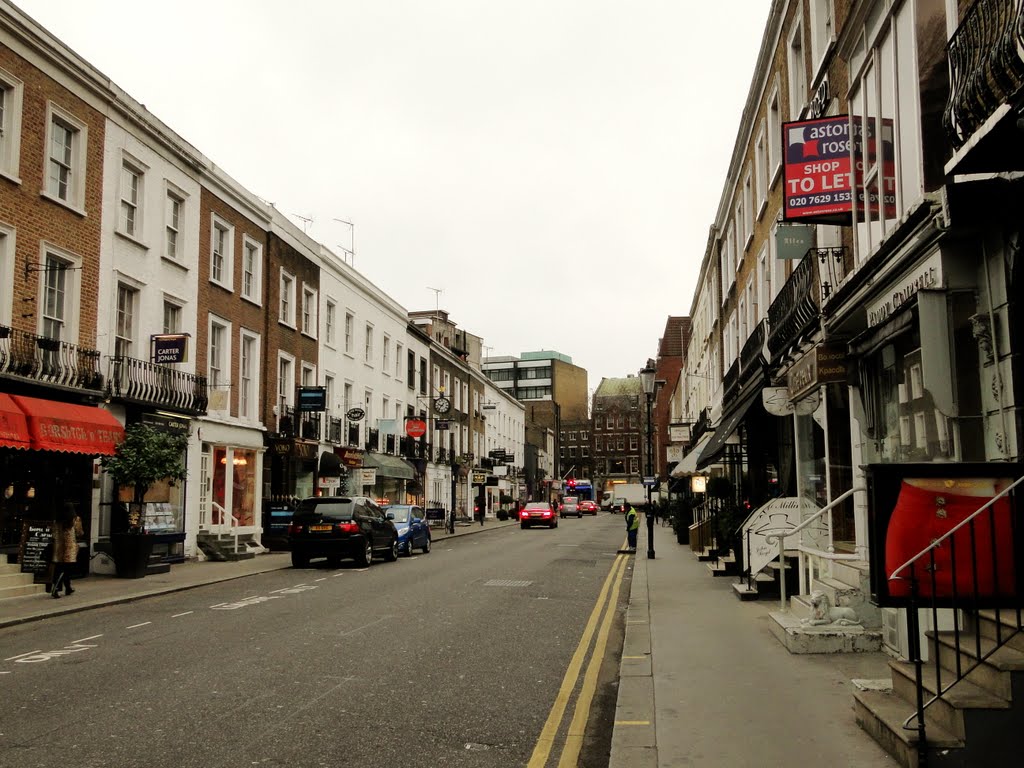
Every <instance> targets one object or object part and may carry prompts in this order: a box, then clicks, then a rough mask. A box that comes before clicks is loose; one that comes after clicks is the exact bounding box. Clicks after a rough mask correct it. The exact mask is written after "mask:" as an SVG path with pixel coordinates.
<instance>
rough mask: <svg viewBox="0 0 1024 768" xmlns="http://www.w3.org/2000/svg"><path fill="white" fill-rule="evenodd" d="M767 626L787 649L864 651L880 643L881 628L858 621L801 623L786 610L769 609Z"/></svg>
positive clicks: (800, 651) (797, 650)
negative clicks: (871, 627)
mask: <svg viewBox="0 0 1024 768" xmlns="http://www.w3.org/2000/svg"><path fill="white" fill-rule="evenodd" d="M768 628H769V629H770V630H771V632H772V634H773V635H774V636H775V638H776V639H777V640H778V641H779V642H780V643H782V645H784V646H785V647H786V650H788V651H789V652H790V653H793V654H805V653H863V652H867V651H878V650H881V647H882V632H881V630H877V629H868V628H865V627H861V626H858V625H853V626H840V625H835V624H824V625H820V626H812V625H808V624H804V623H803V622H801V621H800V619H799V618H797V617H795V616H793V614H792V613H790V612H789V611H771V612H770V613H769V614H768Z"/></svg>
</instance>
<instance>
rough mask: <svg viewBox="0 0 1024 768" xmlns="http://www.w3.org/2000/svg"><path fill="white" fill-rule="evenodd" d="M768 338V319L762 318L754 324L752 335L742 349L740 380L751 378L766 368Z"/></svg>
mask: <svg viewBox="0 0 1024 768" xmlns="http://www.w3.org/2000/svg"><path fill="white" fill-rule="evenodd" d="M767 339H768V320H767V319H764V320H761V322H759V323H758V324H757V325H755V326H754V330H753V331H751V332H750V336H748V337H747V340H746V341H745V342H744V343H743V349H741V350H740V380H741V381H744V380H746V379H748V378H750V376H751V374H752V373H754V372H760V371H762V370H764V366H765V364H766V363H767V360H765V355H764V348H765V342H766V341H767Z"/></svg>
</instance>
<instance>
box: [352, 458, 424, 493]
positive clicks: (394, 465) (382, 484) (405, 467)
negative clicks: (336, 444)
mask: <svg viewBox="0 0 1024 768" xmlns="http://www.w3.org/2000/svg"><path fill="white" fill-rule="evenodd" d="M363 467H364V468H366V469H374V470H376V472H375V477H374V482H373V485H372V486H369V487H365V488H364V489H363V492H364V493H365V494H366V495H367V496H373V497H374V498H375V499H377V501H378V503H380V504H413V503H415V501H416V495H415V494H409V493H407V492H406V487H407V485H408V484H409V483H410V482H412V481H413V480H415V478H416V468H415V467H414V466H413V465H412V464H411V463H409V462H408V461H406V460H405V459H403V458H402V457H400V456H392V455H390V454H387V453H376V452H369V453H364V454H363Z"/></svg>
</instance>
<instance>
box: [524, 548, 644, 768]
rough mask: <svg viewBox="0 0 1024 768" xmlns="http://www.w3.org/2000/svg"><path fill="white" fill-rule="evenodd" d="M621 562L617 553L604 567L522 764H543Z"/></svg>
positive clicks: (539, 767)
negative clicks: (605, 572) (554, 693)
mask: <svg viewBox="0 0 1024 768" xmlns="http://www.w3.org/2000/svg"><path fill="white" fill-rule="evenodd" d="M624 562H625V557H624V556H622V555H617V556H616V558H615V562H614V563H613V564H612V567H611V570H610V571H608V576H607V577H605V580H604V585H602V587H601V593H600V594H599V595H598V598H597V603H596V604H595V605H594V610H593V611H591V612H590V618H589V619H587V625H586V627H585V628H584V629H583V637H581V638H580V642H579V645H577V646H576V652H575V653H573V655H572V660H571V661H570V662H569V668H568V669H566V670H565V677H563V678H562V686H561V687H560V688H559V689H558V695H557V696H555V703H554V704H552V705H551V711H550V712H549V713H548V719H547V720H546V721H545V722H544V727H543V728H542V729H541V732H540V737H539V738H538V739H537V744H536V746H534V748H533V754H532V755H531V756H530V762H528V763H527V764H526V768H544V766H545V765H546V764H547V761H548V756H549V755H550V754H551V747H552V746H553V744H554V740H555V735H556V734H557V733H558V727H559V726H560V725H561V724H562V716H563V715H564V714H565V708H566V706H567V705H568V703H569V696H570V695H571V694H572V690H573V688H575V687H576V681H577V680H578V679H579V676H580V668H581V667H582V666H583V659H584V658H585V657H586V655H587V649H588V648H589V647H590V640H591V638H592V637H593V636H594V631H595V630H596V629H597V622H598V619H600V617H601V613H602V611H603V609H604V604H605V600H606V599H607V597H608V590H609V587H610V586H611V584H612V582H613V581H614V579H615V574H616V573H618V572H619V571H621V569H622V564H623V563H624Z"/></svg>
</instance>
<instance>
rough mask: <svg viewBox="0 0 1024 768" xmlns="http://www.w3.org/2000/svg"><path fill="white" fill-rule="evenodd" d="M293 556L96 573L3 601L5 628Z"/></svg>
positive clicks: (267, 566)
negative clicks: (60, 588) (141, 572)
mask: <svg viewBox="0 0 1024 768" xmlns="http://www.w3.org/2000/svg"><path fill="white" fill-rule="evenodd" d="M512 525H518V522H517V521H516V520H506V521H499V520H488V521H487V522H486V523H485V524H484V525H480V524H479V523H473V524H472V525H458V526H456V527H455V533H454V534H449V533H447V532H445V530H444V529H443V528H432V529H431V531H430V533H431V537H432V540H433V543H434V545H435V546H437V545H438V544H440V543H442V542H444V541H445V540H446V539H451V538H453V537H458V536H466V535H469V534H473V533H484V532H486V531H494V530H497V529H498V528H505V527H508V526H512ZM291 565H292V561H291V554H290V553H288V552H272V553H269V554H263V555H257V556H256V557H255V558H253V559H251V560H239V561H237V562H217V561H213V560H204V561H203V562H190V563H181V564H178V565H172V566H171V570H170V572H168V573H160V574H155V575H152V576H146V577H145V578H142V579H119V578H117V577H115V576H103V575H100V574H91V575H90V576H88V577H86V578H83V579H81V580H76V581H75V584H74V586H75V594H74V595H73V596H71V597H61V598H60V599H59V600H54V599H53V598H52V597H50V595H49V593H46V592H44V593H42V594H38V595H28V596H26V597H12V598H9V599H7V600H0V628H2V627H8V626H11V625H13V624H23V623H25V622H28V621H36V620H38V619H45V618H48V617H50V616H59V615H61V614H65V613H76V612H78V611H86V610H89V609H91V608H99V607H101V606H104V605H114V604H117V603H127V602H131V601H132V600H140V599H142V598H146V597H153V596H154V595H163V594H167V593H168V592H179V591H181V590H185V589H193V588H194V587H201V586H204V585H206V584H214V583H217V582H220V581H230V580H232V579H241V578H244V577H246V576H252V575H254V574H257V573H265V572H267V571H276V570H280V569H281V568H291Z"/></svg>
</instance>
